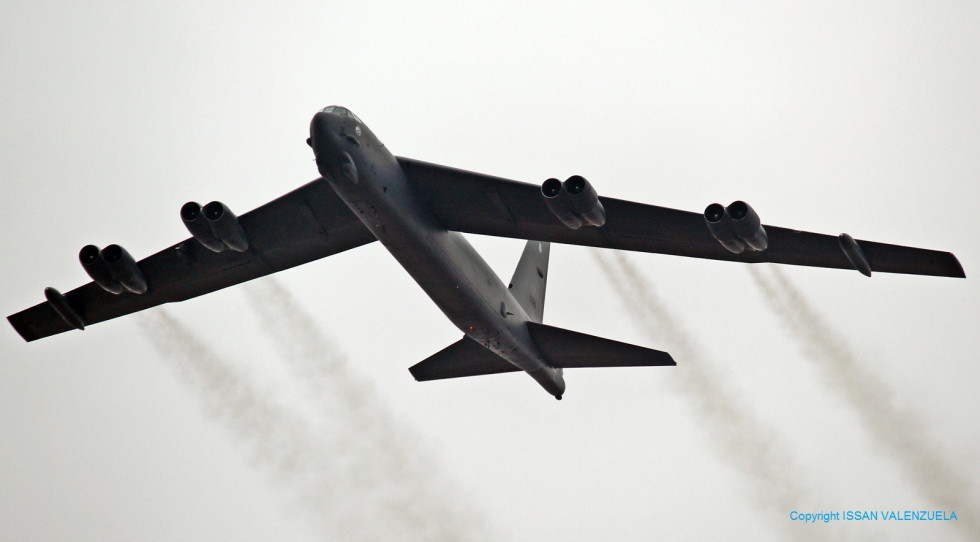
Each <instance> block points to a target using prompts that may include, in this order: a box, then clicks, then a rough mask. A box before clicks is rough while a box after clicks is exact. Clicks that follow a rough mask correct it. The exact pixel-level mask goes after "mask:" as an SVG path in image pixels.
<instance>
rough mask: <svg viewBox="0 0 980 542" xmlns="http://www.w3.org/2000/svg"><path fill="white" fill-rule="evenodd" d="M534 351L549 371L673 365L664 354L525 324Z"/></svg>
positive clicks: (668, 355)
mask: <svg viewBox="0 0 980 542" xmlns="http://www.w3.org/2000/svg"><path fill="white" fill-rule="evenodd" d="M527 327H528V331H529V332H530V333H531V338H532V339H533V340H534V343H535V345H536V346H537V347H538V351H539V352H540V353H541V355H542V356H544V358H545V360H546V361H547V362H548V363H549V364H551V366H552V367H555V368H559V369H579V368H584V367H651V366H663V365H677V363H675V362H674V358H672V357H670V354H668V353H667V352H661V351H660V350H653V349H651V348H644V347H642V346H635V345H632V344H627V343H621V342H619V341H613V340H611V339H603V338H602V337H596V336H593V335H586V334H585V333H579V332H577V331H570V330H568V329H562V328H560V327H554V326H549V325H545V324H540V323H535V322H528V323H527Z"/></svg>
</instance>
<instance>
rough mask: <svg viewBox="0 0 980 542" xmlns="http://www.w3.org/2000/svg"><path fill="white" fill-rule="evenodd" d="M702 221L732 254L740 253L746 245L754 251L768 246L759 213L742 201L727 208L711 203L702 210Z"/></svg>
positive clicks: (767, 239)
mask: <svg viewBox="0 0 980 542" xmlns="http://www.w3.org/2000/svg"><path fill="white" fill-rule="evenodd" d="M704 223H705V224H707V226H708V231H709V232H711V235H712V237H714V238H715V240H717V241H718V242H719V243H720V244H721V246H723V247H725V249H726V250H728V251H729V252H732V253H734V254H741V253H742V252H743V251H745V248H746V247H748V248H751V249H752V250H756V251H763V250H765V249H767V248H769V237H768V235H766V230H765V229H764V228H763V227H762V221H761V220H759V215H758V214H756V212H755V210H754V209H752V207H750V206H749V204H747V203H745V202H744V201H736V202H733V203H732V204H731V205H729V206H728V208H724V207H722V206H721V205H720V204H718V203H712V204H711V205H709V206H708V207H707V208H706V209H705V210H704Z"/></svg>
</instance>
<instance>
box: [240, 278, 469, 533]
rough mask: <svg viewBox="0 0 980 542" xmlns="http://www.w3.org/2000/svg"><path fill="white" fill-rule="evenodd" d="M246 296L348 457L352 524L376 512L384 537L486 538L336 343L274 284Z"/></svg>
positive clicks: (252, 287)
mask: <svg viewBox="0 0 980 542" xmlns="http://www.w3.org/2000/svg"><path fill="white" fill-rule="evenodd" d="M245 293H246V297H247V298H248V301H249V304H250V305H251V306H252V309H253V311H254V312H255V314H256V315H257V316H258V317H259V319H260V322H261V325H262V327H263V329H264V330H265V331H266V332H267V333H268V334H269V335H270V336H271V337H272V339H273V340H274V342H275V344H276V347H277V349H278V351H279V353H280V357H281V359H282V360H283V361H284V362H286V364H287V368H288V369H289V371H290V372H291V373H292V375H293V376H294V377H295V379H296V380H298V381H300V382H302V384H303V385H304V387H305V388H306V390H307V395H308V396H309V398H310V399H311V400H312V402H313V403H314V404H315V405H316V406H317V408H318V410H319V412H320V414H319V415H320V420H319V422H320V424H321V425H322V426H323V427H324V428H325V429H327V430H329V431H330V439H331V442H332V448H331V453H333V454H335V455H337V456H341V457H345V458H347V461H348V462H349V464H348V469H349V470H348V471H347V472H338V473H335V474H336V476H337V481H338V482H340V483H343V484H344V485H345V486H346V487H347V488H348V494H347V495H346V498H345V500H346V502H343V503H336V504H335V506H340V507H342V508H344V509H348V512H347V513H348V514H349V515H350V516H351V517H353V518H360V519H357V520H356V521H371V517H367V516H365V517H361V516H362V515H364V514H365V513H366V512H369V514H370V515H371V516H376V515H378V514H381V515H382V516H383V517H384V518H385V522H386V523H387V524H388V525H389V526H390V527H391V532H390V533H389V534H388V535H387V536H386V537H385V538H386V539H389V540H391V539H399V538H404V539H411V540H446V541H450V540H471V539H483V538H487V537H488V533H487V528H486V526H485V522H484V521H483V520H482V519H480V518H479V517H478V515H477V514H476V513H475V512H474V511H473V510H472V507H470V506H468V505H467V504H466V503H467V501H466V499H463V498H461V496H460V495H459V491H458V490H457V489H456V488H455V486H454V485H453V484H451V483H450V482H449V481H448V480H446V479H445V475H444V473H443V471H442V470H441V469H440V468H438V465H437V462H436V460H435V458H434V456H433V454H432V453H431V452H430V451H429V450H428V449H427V448H426V446H425V445H424V443H423V442H422V441H421V438H420V436H419V435H418V434H416V433H415V432H414V431H412V430H411V429H410V426H408V425H407V424H406V422H402V421H399V420H398V419H397V417H396V416H395V415H394V412H393V410H392V409H391V408H390V407H388V405H387V404H386V403H385V402H384V401H383V398H382V397H381V396H380V394H379V393H377V392H376V391H375V390H374V388H373V386H371V384H370V382H368V381H366V380H365V379H364V378H363V377H362V376H361V375H360V374H358V373H357V371H355V370H353V368H352V367H351V366H350V364H349V363H348V362H347V359H346V357H345V356H344V355H343V354H341V353H340V352H338V350H337V348H336V347H335V346H334V344H333V341H332V340H330V338H329V337H327V335H326V333H325V332H324V331H323V330H322V329H321V328H320V327H319V326H318V325H317V324H316V322H315V321H314V319H313V318H312V316H310V315H309V314H308V313H307V312H306V311H305V310H304V309H303V308H302V307H301V306H300V304H299V303H298V301H297V299H296V298H295V296H293V295H292V293H290V292H289V290H287V289H286V288H284V287H283V286H282V285H281V284H280V283H279V282H278V281H277V280H275V279H274V278H272V277H267V278H264V279H262V280H259V281H255V282H253V283H250V284H248V285H246V287H245Z"/></svg>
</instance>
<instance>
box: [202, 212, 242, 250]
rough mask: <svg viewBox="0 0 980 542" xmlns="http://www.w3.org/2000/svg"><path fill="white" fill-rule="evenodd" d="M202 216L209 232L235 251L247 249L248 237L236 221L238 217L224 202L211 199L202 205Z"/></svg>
mask: <svg viewBox="0 0 980 542" xmlns="http://www.w3.org/2000/svg"><path fill="white" fill-rule="evenodd" d="M203 210H204V217H205V218H206V219H207V221H208V224H209V225H210V226H211V233H212V234H214V236H215V237H217V238H218V239H220V240H221V242H222V243H224V244H225V246H227V247H228V248H230V249H232V250H234V251H235V252H245V251H246V250H248V238H246V237H245V230H243V229H242V225H241V224H240V223H239V222H238V217H237V216H235V213H233V212H231V209H229V208H228V206H226V205H225V204H224V203H221V202H220V201H212V202H211V203H209V204H207V205H205V206H204V209H203Z"/></svg>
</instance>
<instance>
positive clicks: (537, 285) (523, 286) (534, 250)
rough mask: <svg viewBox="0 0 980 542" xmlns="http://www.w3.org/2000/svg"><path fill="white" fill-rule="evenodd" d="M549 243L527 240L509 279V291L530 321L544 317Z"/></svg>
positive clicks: (536, 320) (537, 320)
mask: <svg viewBox="0 0 980 542" xmlns="http://www.w3.org/2000/svg"><path fill="white" fill-rule="evenodd" d="M550 252H551V244H550V243H547V242H544V241H528V242H527V244H526V245H524V252H523V253H522V254H521V259H520V261H518V262H517V269H514V276H513V278H511V279H510V293H511V294H512V295H513V296H514V299H516V300H517V302H518V303H520V304H521V307H522V308H523V309H524V311H525V312H526V313H527V315H528V317H529V318H530V320H531V321H532V322H540V321H541V319H542V318H544V294H545V289H546V288H547V286H548V256H549V254H550Z"/></svg>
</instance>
